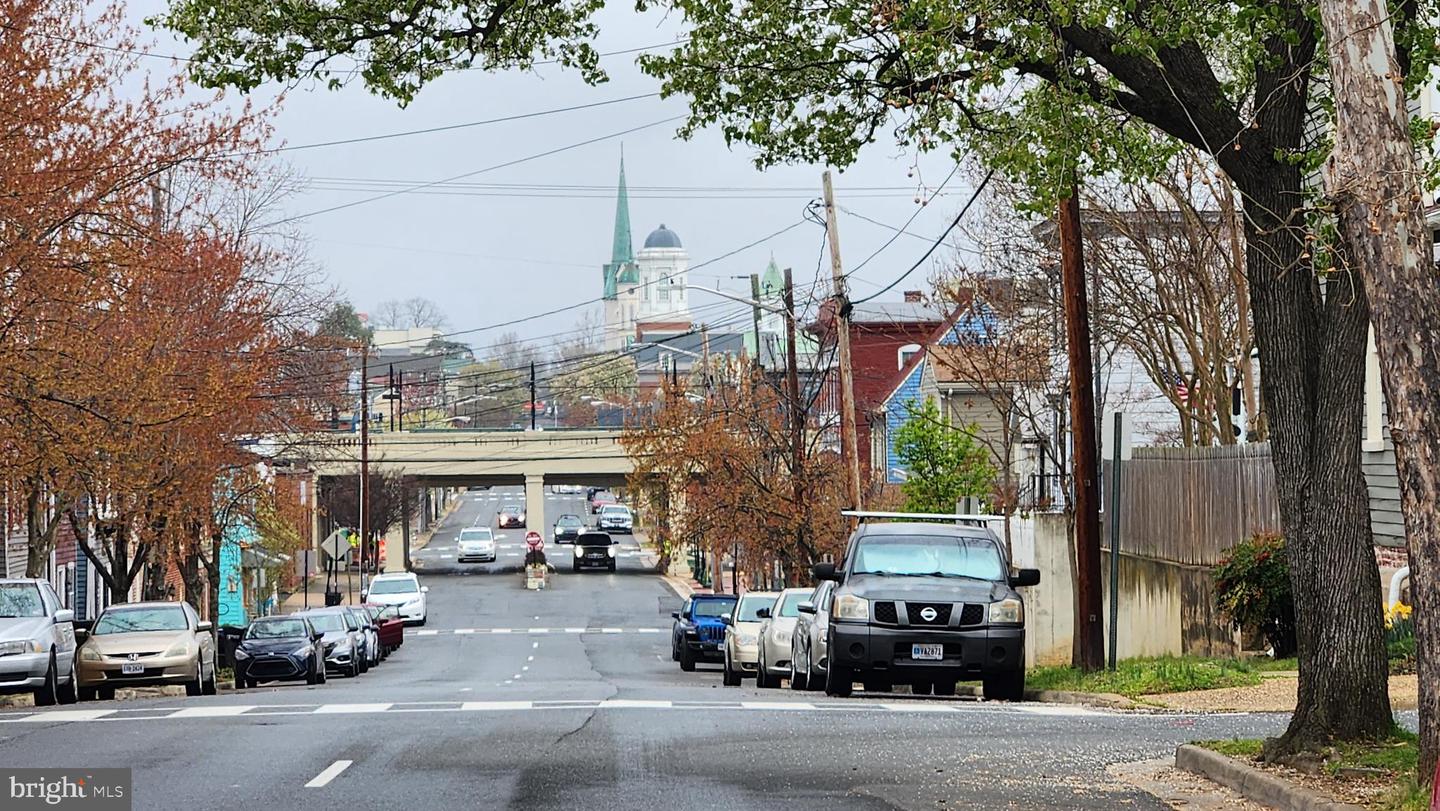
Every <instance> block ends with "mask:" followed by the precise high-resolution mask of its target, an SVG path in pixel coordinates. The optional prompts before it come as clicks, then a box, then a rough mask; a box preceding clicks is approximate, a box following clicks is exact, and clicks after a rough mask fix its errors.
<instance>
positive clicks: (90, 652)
mask: <svg viewBox="0 0 1440 811" xmlns="http://www.w3.org/2000/svg"><path fill="white" fill-rule="evenodd" d="M80 658H81V659H84V660H85V661H87V662H99V661H102V660H103V659H104V658H105V657H104V656H101V655H100V652H99V651H97V650H95V649H94V648H91V647H88V646H87V647H84V648H81V649H80Z"/></svg>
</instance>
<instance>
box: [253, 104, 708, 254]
mask: <svg viewBox="0 0 1440 811" xmlns="http://www.w3.org/2000/svg"><path fill="white" fill-rule="evenodd" d="M684 117H685V116H680V115H677V116H670V117H669V118H662V119H660V120H659V121H651V122H650V123H648V124H641V125H639V126H636V127H631V128H629V129H625V130H621V131H619V132H612V133H610V134H608V135H600V136H596V137H594V138H588V139H586V140H584V141H578V142H576V143H573V144H567V145H565V146H561V147H556V148H555V149H547V150H545V151H544V152H537V153H535V154H533V155H526V156H525V157H523V158H515V159H514V160H509V161H505V162H504V163H497V164H495V165H493V166H487V167H485V168H483V169H476V170H475V171H473V172H464V173H462V174H458V175H455V176H454V177H447V178H444V179H441V180H435V181H431V182H429V183H421V184H418V185H416V186H412V187H409V188H406V189H398V190H396V191H391V192H386V193H385V194H377V195H375V196H374V197H366V198H364V199H361V200H351V201H350V202H348V203H341V204H340V205H335V206H330V207H328V208H322V209H318V210H315V211H309V212H306V213H304V214H296V215H295V216H293V217H285V218H282V219H279V220H275V221H273V222H269V223H266V224H264V225H262V226H258V228H261V229H263V228H273V227H274V226H277V225H284V224H285V223H288V222H294V221H296V220H304V219H308V218H310V217H315V216H318V215H320V214H329V213H331V212H333V211H341V210H343V209H347V208H354V207H355V206H360V205H365V204H366V203H373V202H376V201H377V200H384V199H387V198H390V197H394V196H396V195H398V194H405V193H407V192H413V191H419V190H420V189H425V188H429V187H431V186H437V185H440V184H442V183H449V182H452V181H455V180H463V179H465V178H467V177H474V176H475V175H479V174H484V173H486V172H493V171H496V170H498V169H505V168H507V167H510V166H515V165H517V164H521V163H526V162H528V161H533V160H539V159H540V158H548V157H550V156H551V155H558V154H560V153H561V152H568V151H570V150H572V149H579V148H580V147H582V146H589V145H591V144H597V143H600V142H601V141H608V140H610V139H612V138H619V137H620V136H622V135H629V134H630V133H632V132H639V131H640V130H645V129H649V128H651V127H658V126H660V125H661V124H668V123H670V122H671V121H679V120H681V119H682V118H684Z"/></svg>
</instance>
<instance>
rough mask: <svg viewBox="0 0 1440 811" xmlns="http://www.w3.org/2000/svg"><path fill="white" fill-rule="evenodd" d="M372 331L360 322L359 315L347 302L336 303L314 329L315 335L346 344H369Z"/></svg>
mask: <svg viewBox="0 0 1440 811" xmlns="http://www.w3.org/2000/svg"><path fill="white" fill-rule="evenodd" d="M371 333H372V330H371V329H370V328H369V327H367V326H365V324H364V322H362V321H361V320H360V314H359V313H357V312H355V307H354V306H353V305H352V304H351V303H350V302H348V301H340V302H336V303H335V305H334V306H332V307H331V308H330V312H328V313H326V314H325V315H324V317H322V318H321V319H320V322H319V323H318V324H317V325H316V327H315V334H316V335H323V336H325V337H327V338H335V339H338V340H342V341H346V342H354V343H361V344H369V343H370V335H371Z"/></svg>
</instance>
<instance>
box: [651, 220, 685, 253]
mask: <svg viewBox="0 0 1440 811" xmlns="http://www.w3.org/2000/svg"><path fill="white" fill-rule="evenodd" d="M645 247H647V248H681V247H684V246H682V245H681V244H680V235H679V234H677V233H675V232H674V231H671V230H670V229H669V228H666V227H665V224H664V223H661V224H660V227H659V228H656V229H655V230H654V231H651V232H650V236H648V237H645Z"/></svg>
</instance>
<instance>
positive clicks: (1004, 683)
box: [984, 670, 1025, 701]
mask: <svg viewBox="0 0 1440 811" xmlns="http://www.w3.org/2000/svg"><path fill="white" fill-rule="evenodd" d="M984 684H985V698H987V699H990V700H992V701H993V700H995V699H999V700H1001V701H1023V700H1024V699H1025V671H1023V670H1020V671H1016V672H1013V673H998V674H996V675H994V676H986V677H985V679H984Z"/></svg>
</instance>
